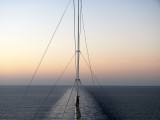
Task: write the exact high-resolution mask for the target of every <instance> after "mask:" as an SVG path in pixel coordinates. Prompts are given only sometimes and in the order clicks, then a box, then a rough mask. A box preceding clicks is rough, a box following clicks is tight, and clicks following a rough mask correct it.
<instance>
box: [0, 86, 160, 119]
mask: <svg viewBox="0 0 160 120" xmlns="http://www.w3.org/2000/svg"><path fill="white" fill-rule="evenodd" d="M26 88H27V86H0V120H61V119H62V116H63V120H74V119H75V90H74V89H73V92H72V87H71V86H57V87H55V88H54V90H53V91H52V92H50V91H51V89H52V87H51V86H31V87H30V88H29V90H28V91H27V93H26V96H25V97H24V93H25V90H26ZM49 92H50V94H49ZM71 92H72V94H71ZM48 95H49V96H48ZM79 95H80V110H81V116H82V117H81V119H80V120H160V87H141V86H139V87H131V86H130V87H129V86H127V87H126V86H103V87H102V88H101V87H96V86H95V87H92V86H86V87H83V88H79ZM47 96H48V98H47V99H46V97H47ZM23 98H24V99H23ZM44 101H45V102H44ZM67 103H68V104H67ZM65 109H66V110H65ZM64 110H65V112H64Z"/></svg>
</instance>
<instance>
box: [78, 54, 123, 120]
mask: <svg viewBox="0 0 160 120" xmlns="http://www.w3.org/2000/svg"><path fill="white" fill-rule="evenodd" d="M80 53H81V52H80ZM81 55H82V58H83V60H84V61H85V63H86V65H87V66H88V68H89V70H90V71H91V72H92V74H93V76H94V78H95V79H96V80H97V82H98V85H99V86H100V88H101V90H102V91H103V93H104V95H105V96H106V97H107V98H108V100H109V97H108V96H107V94H106V92H105V90H104V89H103V87H102V85H101V84H100V82H99V80H98V78H97V77H96V75H95V74H94V72H93V71H92V69H91V68H90V66H89V64H88V63H87V60H86V59H85V57H84V56H83V54H82V53H81ZM109 102H110V105H111V106H112V108H113V109H114V111H115V113H116V115H117V117H118V120H121V118H120V116H119V114H118V112H117V110H116V109H115V107H114V106H113V104H112V102H111V101H110V100H109Z"/></svg>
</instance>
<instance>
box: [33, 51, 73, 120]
mask: <svg viewBox="0 0 160 120" xmlns="http://www.w3.org/2000/svg"><path fill="white" fill-rule="evenodd" d="M74 56H75V54H74V55H73V56H72V58H71V59H70V61H69V62H68V64H67V66H66V67H65V68H64V70H63V71H62V72H61V74H60V76H59V77H58V79H57V80H56V83H55V84H54V85H53V86H52V88H51V90H50V91H49V93H48V94H47V96H46V98H45V99H44V101H43V102H42V103H41V105H40V107H39V108H38V110H37V112H36V113H35V114H34V116H33V118H32V120H34V119H35V118H36V117H37V115H38V112H39V111H40V109H41V108H42V106H43V105H44V104H45V103H46V101H47V100H48V97H49V96H50V94H51V93H52V92H53V90H54V89H55V87H56V85H57V84H58V82H59V81H60V79H61V78H62V76H63V74H64V73H65V71H66V69H67V68H68V66H69V65H70V63H71V62H72V60H73V58H74Z"/></svg>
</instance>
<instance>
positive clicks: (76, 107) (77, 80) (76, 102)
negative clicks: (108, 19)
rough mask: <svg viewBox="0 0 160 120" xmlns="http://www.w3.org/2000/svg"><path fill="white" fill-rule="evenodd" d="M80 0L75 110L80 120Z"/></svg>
mask: <svg viewBox="0 0 160 120" xmlns="http://www.w3.org/2000/svg"><path fill="white" fill-rule="evenodd" d="M79 4H80V2H79V0H78V27H77V28H78V40H77V50H76V53H77V65H76V66H77V70H76V81H75V82H76V98H75V112H76V115H75V117H76V119H77V120H79V119H80V118H81V113H80V108H79V97H80V96H79V83H80V78H79V54H80V30H79V29H80V24H79V22H80V15H79V12H80V10H79V8H80V7H79Z"/></svg>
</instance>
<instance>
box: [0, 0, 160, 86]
mask: <svg viewBox="0 0 160 120" xmlns="http://www.w3.org/2000/svg"><path fill="white" fill-rule="evenodd" d="M67 3H68V0H34V1H33V0H0V85H27V84H28V83H29V81H30V79H31V77H32V75H33V73H34V71H35V69H36V67H37V65H38V63H39V61H40V58H41V57H42V54H43V52H44V50H45V48H46V46H47V44H48V42H49V40H50V39H51V36H52V34H53V32H54V30H55V28H56V26H57V24H58V22H59V20H60V18H61V16H62V13H63V11H64V9H65V7H66V5H67ZM83 17H84V24H85V30H86V37H87V43H88V49H89V53H90V59H91V65H92V69H93V71H94V73H95V74H96V76H97V78H98V79H99V81H100V82H101V84H103V85H127V86H135V85H136V86H159V85H160V1H159V0H83ZM76 20H77V19H76ZM76 25H77V24H76ZM76 29H77V27H76ZM80 43H81V44H80V48H81V52H82V54H83V55H84V56H85V58H86V59H87V52H86V48H85V41H84V32H83V30H82V32H81V42H80ZM74 47H75V46H74V27H73V4H72V2H71V4H70V5H69V8H68V9H67V12H66V14H65V16H64V18H63V20H62V22H61V24H60V26H59V28H58V31H57V33H56V35H55V37H54V39H53V41H52V43H51V45H50V47H49V49H48V52H47V54H46V56H45V58H44V60H43V62H42V64H41V66H40V68H39V71H38V72H37V75H36V77H35V79H34V81H33V83H32V84H33V85H51V84H54V83H55V81H56V80H57V78H58V77H59V75H60V74H61V72H62V71H63V69H64V68H65V66H66V65H67V63H68V61H69V60H70V58H71V57H72V56H73V55H74V50H75V49H74ZM80 79H81V81H82V83H84V84H92V82H91V77H90V71H89V69H88V67H87V66H86V64H85V62H84V60H83V59H82V57H81V58H80ZM74 80H75V63H74V60H73V61H72V62H71V64H70V66H69V67H68V69H67V71H66V72H65V74H64V75H63V77H62V80H61V81H60V83H59V84H73V82H74Z"/></svg>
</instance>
